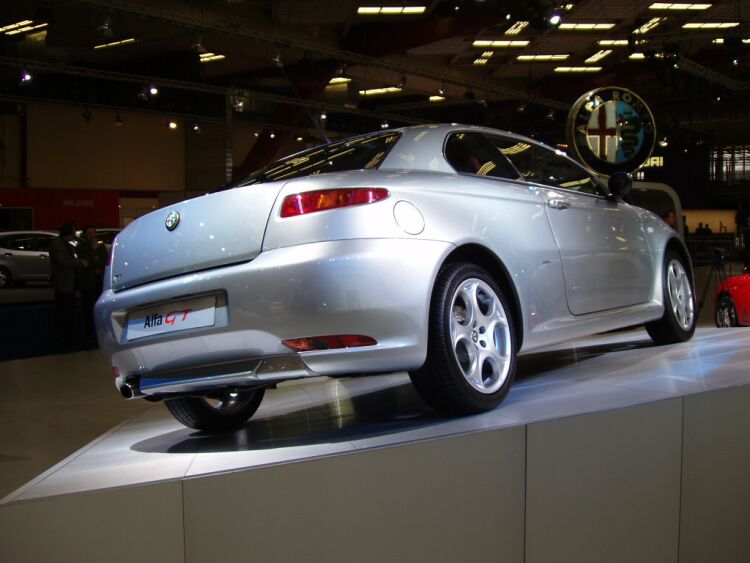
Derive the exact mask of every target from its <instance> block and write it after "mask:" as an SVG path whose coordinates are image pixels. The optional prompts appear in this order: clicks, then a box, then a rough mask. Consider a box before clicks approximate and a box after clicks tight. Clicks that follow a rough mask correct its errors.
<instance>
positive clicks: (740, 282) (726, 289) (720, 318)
mask: <svg viewBox="0 0 750 563" xmlns="http://www.w3.org/2000/svg"><path fill="white" fill-rule="evenodd" d="M715 319H716V326H719V327H723V326H727V327H728V326H748V325H750V273H747V270H746V271H745V273H744V274H741V275H739V276H731V277H728V278H726V279H724V280H723V281H721V283H719V285H718V287H717V290H716V317H715Z"/></svg>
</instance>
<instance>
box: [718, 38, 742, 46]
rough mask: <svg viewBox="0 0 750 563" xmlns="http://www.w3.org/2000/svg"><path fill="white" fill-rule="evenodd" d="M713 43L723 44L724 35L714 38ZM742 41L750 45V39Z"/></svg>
mask: <svg viewBox="0 0 750 563" xmlns="http://www.w3.org/2000/svg"><path fill="white" fill-rule="evenodd" d="M712 43H716V44H717V45H723V44H724V39H723V38H722V37H719V38H718V39H714V40H713V41H712ZM742 43H743V44H745V45H750V39H743V40H742Z"/></svg>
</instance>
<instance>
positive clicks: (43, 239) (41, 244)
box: [36, 235, 55, 252]
mask: <svg viewBox="0 0 750 563" xmlns="http://www.w3.org/2000/svg"><path fill="white" fill-rule="evenodd" d="M53 238H55V237H52V236H50V235H37V237H36V250H38V251H39V252H49V243H50V242H52V239H53Z"/></svg>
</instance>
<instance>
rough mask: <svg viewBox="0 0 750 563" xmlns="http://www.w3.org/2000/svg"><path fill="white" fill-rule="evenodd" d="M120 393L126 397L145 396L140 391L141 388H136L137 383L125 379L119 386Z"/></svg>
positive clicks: (136, 397)
mask: <svg viewBox="0 0 750 563" xmlns="http://www.w3.org/2000/svg"><path fill="white" fill-rule="evenodd" d="M120 395H122V396H123V397H125V398H126V399H138V398H139V397H144V396H145V395H144V394H143V393H141V390H140V389H138V383H136V382H135V381H133V380H127V381H125V383H123V384H122V386H121V387H120Z"/></svg>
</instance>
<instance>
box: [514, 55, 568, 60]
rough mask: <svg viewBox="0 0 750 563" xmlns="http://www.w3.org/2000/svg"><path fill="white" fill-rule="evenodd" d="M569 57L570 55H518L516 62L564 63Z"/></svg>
mask: <svg viewBox="0 0 750 563" xmlns="http://www.w3.org/2000/svg"><path fill="white" fill-rule="evenodd" d="M569 56H570V55H568V54H558V55H518V56H517V57H516V60H517V61H523V62H534V61H536V62H545V61H564V60H565V59H567V58H568V57H569Z"/></svg>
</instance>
